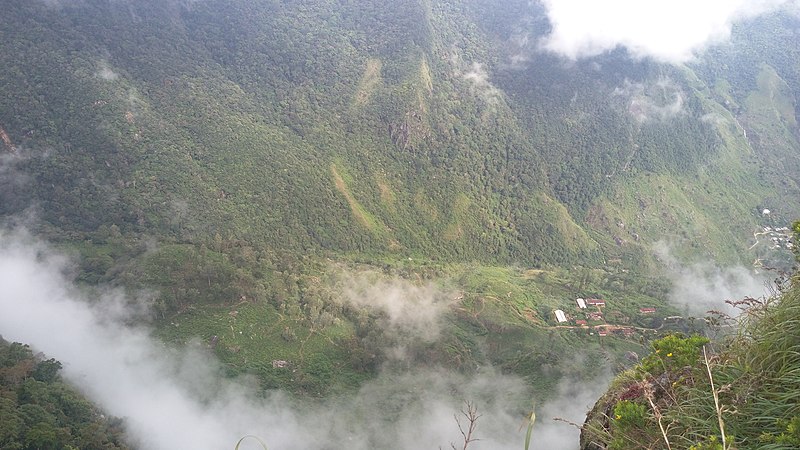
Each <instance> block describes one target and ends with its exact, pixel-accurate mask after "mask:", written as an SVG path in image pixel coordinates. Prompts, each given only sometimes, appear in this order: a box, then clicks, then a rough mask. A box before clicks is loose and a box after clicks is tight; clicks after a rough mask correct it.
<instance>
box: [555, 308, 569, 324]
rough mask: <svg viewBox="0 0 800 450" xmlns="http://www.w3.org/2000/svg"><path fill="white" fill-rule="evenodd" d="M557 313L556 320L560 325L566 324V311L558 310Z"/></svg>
mask: <svg viewBox="0 0 800 450" xmlns="http://www.w3.org/2000/svg"><path fill="white" fill-rule="evenodd" d="M555 313H556V320H558V323H564V322H566V321H567V315H566V314H564V311H562V310H560V309H557V310H556V311H555Z"/></svg>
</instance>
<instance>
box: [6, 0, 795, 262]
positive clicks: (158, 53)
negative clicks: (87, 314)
mask: <svg viewBox="0 0 800 450" xmlns="http://www.w3.org/2000/svg"><path fill="white" fill-rule="evenodd" d="M54 5H56V6H54ZM59 5H60V6H59ZM526 5H527V2H509V3H508V4H506V5H505V6H504V8H503V9H502V10H501V11H497V12H496V13H495V14H487V13H486V10H485V8H488V7H489V6H488V5H483V4H482V3H481V2H475V3H466V4H464V5H461V6H456V5H454V4H444V3H441V4H440V3H435V2H430V3H429V2H393V3H392V5H391V6H387V5H380V6H376V5H372V4H371V3H370V2H364V3H363V4H361V3H358V2H355V3H348V4H342V5H339V4H336V5H334V4H333V3H331V2H304V3H303V4H302V5H300V4H293V3H279V2H267V1H260V2H225V3H224V4H223V3H220V2H214V1H207V2H196V3H190V4H184V3H180V2H163V1H144V2H136V4H133V5H128V4H126V3H124V2H123V3H118V2H80V3H71V2H64V3H55V4H47V3H39V2H25V3H20V4H11V5H7V6H6V7H5V8H4V15H5V16H6V17H8V20H6V21H4V24H3V26H2V27H3V28H2V33H3V34H2V35H3V37H4V42H6V44H5V45H4V48H5V49H6V51H4V52H3V55H2V58H3V60H2V61H1V62H0V65H1V66H2V69H0V80H2V84H1V85H0V89H2V92H3V96H2V104H0V126H2V127H3V129H4V130H5V131H6V132H7V134H8V136H9V137H10V140H11V142H12V143H13V145H15V146H16V147H18V148H19V153H20V154H21V155H22V156H23V160H22V161H20V162H19V163H18V164H17V166H18V168H19V170H20V171H21V172H22V173H24V174H26V176H27V178H26V181H25V189H20V190H17V192H4V196H5V198H4V200H6V201H4V202H3V213H4V214H10V213H14V212H18V211H19V210H21V209H23V208H25V207H27V206H28V205H30V204H32V203H33V204H35V205H36V208H37V210H38V211H39V212H40V217H41V218H42V219H43V220H44V221H45V222H46V223H48V224H50V225H52V226H53V227H55V229H56V230H59V233H61V232H63V233H65V234H67V235H69V233H78V234H80V235H84V236H90V235H91V234H92V233H93V232H95V231H96V230H97V229H98V227H100V226H101V225H105V226H111V225H116V226H117V227H119V228H120V230H121V232H123V233H147V234H154V235H155V236H157V237H159V238H164V239H169V240H177V241H180V242H192V243H195V244H200V243H206V244H207V243H208V242H209V240H210V239H211V237H213V236H214V235H215V234H216V233H219V234H220V235H222V236H223V237H225V238H230V239H238V240H244V241H247V242H249V243H251V244H254V245H258V246H266V247H269V248H274V249H281V250H290V251H311V252H315V253H316V252H325V251H333V252H336V253H340V254H341V253H351V252H359V253H368V254H372V255H375V256H378V255H382V256H381V257H385V256H390V255H396V256H418V257H423V258H429V259H444V260H450V261H463V260H473V259H476V260H480V261H486V262H492V263H495V262H499V263H509V262H513V263H523V264H528V265H535V266H538V265H541V264H575V263H579V264H588V265H596V264H598V263H599V262H600V261H602V260H603V257H604V255H605V256H606V258H608V257H609V256H612V255H617V254H619V253H620V252H621V253H623V254H626V255H628V256H629V257H630V255H632V254H638V255H639V257H638V258H639V259H641V258H645V259H646V256H643V255H645V254H647V253H648V246H649V245H650V244H651V243H652V242H654V241H657V240H659V239H668V240H671V241H674V242H675V244H676V245H679V246H681V247H682V248H684V249H687V253H691V252H695V253H696V252H699V253H701V254H704V255H711V256H714V257H716V258H721V259H724V260H727V261H735V260H737V259H748V258H749V255H747V254H746V252H745V251H744V248H745V245H746V244H747V238H748V236H749V234H750V233H751V232H752V231H753V228H754V227H756V226H757V225H758V224H759V220H760V218H759V217H758V214H757V212H758V211H760V208H761V206H762V205H764V206H765V207H766V206H770V207H771V208H772V209H773V210H776V212H780V213H781V214H783V216H784V217H791V215H792V214H796V211H795V210H794V209H793V208H794V207H793V206H791V205H787V204H786V203H787V202H785V201H783V200H782V199H785V198H787V197H788V196H790V195H792V194H794V193H796V190H797V183H796V182H795V181H794V180H796V179H797V158H796V156H795V155H796V153H797V152H796V149H797V145H798V144H797V141H796V139H795V136H796V133H797V121H796V120H795V119H794V111H795V109H794V105H795V92H797V87H796V86H797V84H798V83H797V79H798V74H797V71H796V68H794V66H791V65H789V64H786V63H783V64H779V63H780V62H781V61H773V60H772V57H771V55H770V54H769V53H767V54H763V53H762V52H758V53H756V52H753V53H752V54H750V56H749V58H759V61H760V62H759V64H761V65H762V67H763V69H762V71H761V72H756V73H753V74H752V78H751V79H747V78H745V79H744V80H743V79H741V78H736V79H734V78H733V75H731V73H726V72H725V70H729V71H730V70H733V69H731V67H730V66H732V65H733V64H730V65H728V66H726V67H725V68H718V66H717V65H715V64H717V63H714V61H715V60H714V59H713V58H712V60H711V62H710V63H708V64H707V63H702V64H700V65H698V66H697V67H694V66H691V67H684V68H673V67H666V66H660V65H656V64H654V63H650V62H647V61H642V62H631V61H629V60H627V59H626V58H625V57H624V55H620V54H611V55H609V56H604V57H598V58H596V61H586V62H579V63H576V64H574V65H571V66H564V65H563V64H559V63H558V61H557V60H556V59H555V57H551V56H547V55H544V54H535V53H532V51H531V50H526V49H524V48H523V49H515V48H510V44H509V42H510V41H509V39H511V37H510V36H509V32H508V30H510V29H514V28H515V27H517V28H518V27H519V26H520V25H519V24H518V23H517V22H515V21H519V20H520V19H519V18H520V17H522V18H524V17H525V16H526V15H528V16H529V15H530V14H531V12H530V11H529V8H528V7H527V6H526ZM221 11H224V14H220V12H221ZM143 18H147V19H143ZM771 20H778V19H771ZM748 30H749V29H748V28H747V27H744V29H743V30H742V34H743V36H742V38H741V39H742V40H744V39H745V38H748V36H747V35H746V33H747V32H748ZM530 32H531V33H534V36H535V33H541V32H542V30H537V28H536V27H535V26H534V27H532V29H531V30H530ZM783 39H784V40H786V39H789V37H787V36H783ZM782 44H783V43H781V42H775V45H774V48H776V52H777V51H778V50H777V49H782V48H784V47H783V45H782ZM747 45H751V44H750V41H747ZM749 48H753V49H755V48H756V47H752V46H751V47H749ZM770 48H772V47H770ZM515 51H520V52H524V51H528V52H529V53H530V55H529V57H530V58H534V59H535V63H533V62H531V63H527V64H520V65H518V66H513V65H510V64H509V61H510V60H511V59H510V58H511V56H512V55H511V54H512V53H514V52H515ZM784 56H785V55H784ZM719 59H720V60H725V61H728V58H727V55H725V54H722V55H720V56H719ZM733 63H736V61H734V62H733ZM746 63H748V64H749V63H751V61H750V60H748V61H746ZM742 64H745V62H744V61H743V62H742ZM770 64H772V65H770ZM595 65H602V67H603V69H602V70H600V71H599V72H598V71H597V70H596V69H595ZM736 67H738V65H737V66H736ZM736 76H737V77H741V74H739V73H738V72H737V73H736ZM726 86H728V88H726ZM675 102H677V103H675ZM670 108H672V109H675V111H672V110H671V109H670ZM676 108H677V109H676ZM774 117H778V118H779V119H780V118H782V117H783V118H784V119H785V120H784V119H782V120H772V119H773V118H774ZM744 130H747V132H749V134H750V137H749V138H745V137H744V132H745V131H744ZM776 162H779V163H780V164H781V165H780V166H777V169H776ZM732 205H735V206H732ZM649 209H652V210H653V211H652V212H651V211H650V210H649ZM655 211H657V213H656V214H653V212H655ZM651 216H655V217H651ZM731 219H734V220H733V221H731ZM620 223H621V224H624V225H625V227H626V228H625V229H624V230H620V229H619V227H618V226H617V224H620ZM634 234H635V236H638V237H639V239H638V240H637V239H636V238H632V236H634ZM615 241H616V242H615ZM620 242H622V244H620ZM732 243H736V244H732ZM620 246H623V247H626V248H624V249H620V248H619V247H620Z"/></svg>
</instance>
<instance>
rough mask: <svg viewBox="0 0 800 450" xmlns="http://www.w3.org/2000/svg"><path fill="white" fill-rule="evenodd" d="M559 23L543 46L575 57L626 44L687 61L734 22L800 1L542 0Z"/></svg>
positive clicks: (640, 53)
mask: <svg viewBox="0 0 800 450" xmlns="http://www.w3.org/2000/svg"><path fill="white" fill-rule="evenodd" d="M542 3H543V4H544V6H545V9H546V11H547V16H548V18H549V20H550V23H551V25H552V27H553V29H552V32H551V33H550V34H549V35H548V36H546V37H545V38H544V39H543V40H542V42H541V43H540V45H541V47H542V48H544V49H546V50H548V51H551V52H554V53H557V54H560V55H562V56H564V57H566V58H569V59H573V60H574V59H579V58H584V57H591V56H596V55H599V54H602V53H604V52H607V51H610V50H613V49H615V48H617V47H624V48H626V49H627V50H628V52H629V53H630V54H631V55H632V56H634V57H636V58H652V59H654V60H657V61H659V62H667V63H675V64H679V63H684V62H687V61H689V60H691V59H692V58H694V57H695V56H697V55H699V54H700V53H702V51H703V50H704V49H705V48H707V47H708V46H709V45H712V44H717V43H721V42H725V41H726V40H727V39H728V38H729V37H730V32H731V27H732V25H733V24H734V23H736V22H737V21H740V20H744V19H748V18H752V17H756V16H758V15H760V14H764V13H767V12H770V11H774V10H775V9H777V8H780V7H786V6H788V7H791V8H797V7H798V5H800V2H798V1H797V0H699V1H698V0H591V1H587V0H542Z"/></svg>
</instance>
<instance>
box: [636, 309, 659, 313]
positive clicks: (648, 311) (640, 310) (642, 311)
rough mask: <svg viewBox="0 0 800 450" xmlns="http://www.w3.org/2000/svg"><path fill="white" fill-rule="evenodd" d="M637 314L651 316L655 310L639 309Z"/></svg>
mask: <svg viewBox="0 0 800 450" xmlns="http://www.w3.org/2000/svg"><path fill="white" fill-rule="evenodd" d="M639 312H640V313H642V314H653V313H654V312H656V309H655V308H639Z"/></svg>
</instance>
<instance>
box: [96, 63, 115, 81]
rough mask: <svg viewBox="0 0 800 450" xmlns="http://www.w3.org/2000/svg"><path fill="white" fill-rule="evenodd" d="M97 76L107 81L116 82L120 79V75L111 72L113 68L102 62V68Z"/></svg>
mask: <svg viewBox="0 0 800 450" xmlns="http://www.w3.org/2000/svg"><path fill="white" fill-rule="evenodd" d="M95 76H96V77H98V78H100V79H101V80H105V81H114V80H116V79H117V78H119V74H118V73H116V72H114V71H113V70H111V67H109V65H108V63H107V62H105V61H100V68H99V69H98V70H97V72H96V73H95Z"/></svg>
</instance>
